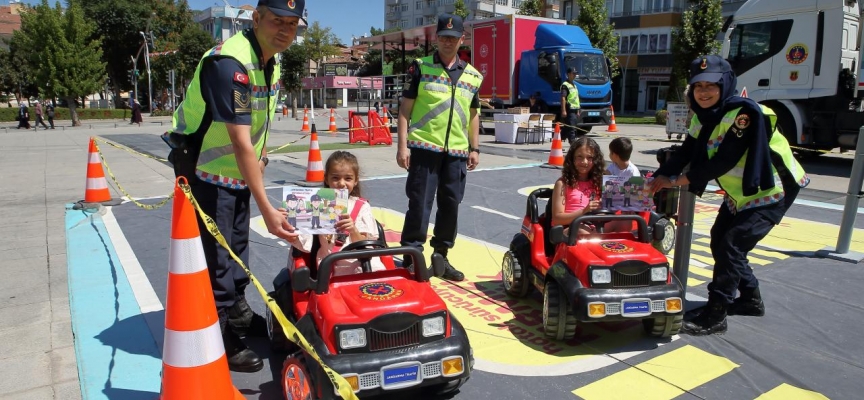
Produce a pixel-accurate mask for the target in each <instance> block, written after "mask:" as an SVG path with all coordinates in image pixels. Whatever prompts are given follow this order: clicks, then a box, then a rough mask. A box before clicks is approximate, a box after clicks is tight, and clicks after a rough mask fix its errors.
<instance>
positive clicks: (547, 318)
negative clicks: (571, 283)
mask: <svg viewBox="0 0 864 400" xmlns="http://www.w3.org/2000/svg"><path fill="white" fill-rule="evenodd" d="M543 331H544V332H545V333H546V336H547V337H549V338H551V339H556V340H565V339H570V338H572V337H573V336H575V335H576V317H575V316H573V312H572V311H571V307H570V303H569V302H568V301H567V295H565V294H564V292H563V291H561V288H560V287H558V283H557V282H555V281H549V282H546V286H545V287H544V288H543Z"/></svg>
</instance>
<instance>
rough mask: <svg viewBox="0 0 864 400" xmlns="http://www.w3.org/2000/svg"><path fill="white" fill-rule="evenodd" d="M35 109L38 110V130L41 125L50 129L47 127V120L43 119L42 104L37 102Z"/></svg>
mask: <svg viewBox="0 0 864 400" xmlns="http://www.w3.org/2000/svg"><path fill="white" fill-rule="evenodd" d="M34 108H35V109H36V124H35V125H36V127H37V128H38V127H39V124H42V127H43V128H45V129H48V125H46V124H45V120H44V119H42V102H41V101H38V100H37V101H36V106H35V107H34Z"/></svg>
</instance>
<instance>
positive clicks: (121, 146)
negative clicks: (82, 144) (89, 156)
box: [93, 136, 168, 162]
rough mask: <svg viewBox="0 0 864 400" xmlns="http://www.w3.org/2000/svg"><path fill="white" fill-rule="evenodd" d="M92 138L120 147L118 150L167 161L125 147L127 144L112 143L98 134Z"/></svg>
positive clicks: (164, 160) (163, 160)
mask: <svg viewBox="0 0 864 400" xmlns="http://www.w3.org/2000/svg"><path fill="white" fill-rule="evenodd" d="M93 140H95V141H97V142H102V143H105V144H107V145H109V146H113V147H115V148H118V149H120V150H125V151H127V152H130V153H132V154H137V155H139V156H142V157H147V158H150V159H153V160H156V161H161V162H167V161H168V160H166V159H164V158H159V157H156V156H152V155H150V154H144V153H142V152H140V151H138V150H135V149H133V148H130V147H127V146H124V145H122V144H119V143H113V142H110V141H108V140H105V139H102V138H100V137H98V136H94V137H93ZM97 147H98V146H97ZM99 154H100V155H101V154H102V153H99Z"/></svg>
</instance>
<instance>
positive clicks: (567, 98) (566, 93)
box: [561, 67, 585, 144]
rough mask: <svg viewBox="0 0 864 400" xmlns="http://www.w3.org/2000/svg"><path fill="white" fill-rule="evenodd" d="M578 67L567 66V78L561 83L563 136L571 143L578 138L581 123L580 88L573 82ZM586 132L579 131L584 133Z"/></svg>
mask: <svg viewBox="0 0 864 400" xmlns="http://www.w3.org/2000/svg"><path fill="white" fill-rule="evenodd" d="M576 75H577V74H576V68H572V67H571V68H567V80H566V81H564V83H562V84H561V119H562V120H563V121H564V126H562V127H561V135H562V138H565V137H566V138H567V141H568V142H569V143H570V144H573V141H574V140H576V124H577V123H579V89H577V88H576V85H574V84H573V82H574V81H575V80H576ZM584 133H585V132H581V131H580V132H579V134H580V135H581V134H584Z"/></svg>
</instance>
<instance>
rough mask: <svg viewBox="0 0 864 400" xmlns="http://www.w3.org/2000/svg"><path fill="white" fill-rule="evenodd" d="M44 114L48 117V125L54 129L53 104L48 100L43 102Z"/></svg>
mask: <svg viewBox="0 0 864 400" xmlns="http://www.w3.org/2000/svg"><path fill="white" fill-rule="evenodd" d="M45 114H46V115H48V124H50V125H51V129H54V104H52V103H51V101H50V100H45Z"/></svg>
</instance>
